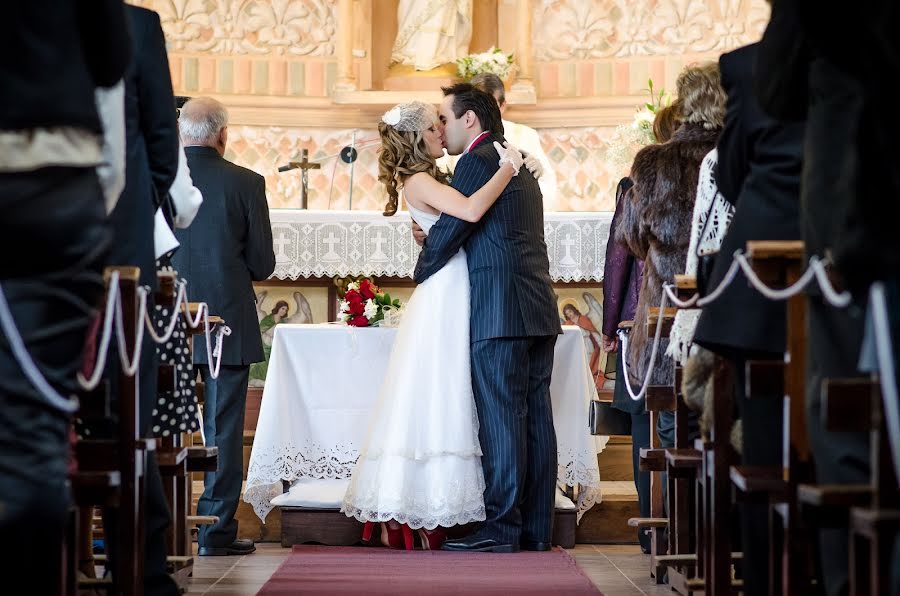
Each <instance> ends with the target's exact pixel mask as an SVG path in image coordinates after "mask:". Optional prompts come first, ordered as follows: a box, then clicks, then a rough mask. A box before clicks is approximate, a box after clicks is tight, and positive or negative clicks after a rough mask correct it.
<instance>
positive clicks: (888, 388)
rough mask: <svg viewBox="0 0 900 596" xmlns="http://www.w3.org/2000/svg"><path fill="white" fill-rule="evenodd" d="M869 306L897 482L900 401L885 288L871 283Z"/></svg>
mask: <svg viewBox="0 0 900 596" xmlns="http://www.w3.org/2000/svg"><path fill="white" fill-rule="evenodd" d="M869 306H870V307H871V309H872V323H873V325H872V326H873V327H874V331H875V356H876V358H877V362H878V377H879V379H880V381H881V396H882V401H883V403H884V415H885V422H886V424H887V430H888V433H887V434H888V439H889V441H890V445H891V452H892V455H893V460H894V473H895V474H896V475H897V478H900V397H898V395H897V371H895V370H894V358H893V354H894V348H893V346H892V345H891V332H890V321H889V320H888V310H887V300H886V299H885V296H884V284H883V283H882V282H880V281H878V282H875V283H873V284H872V287H871V289H870V290H869Z"/></svg>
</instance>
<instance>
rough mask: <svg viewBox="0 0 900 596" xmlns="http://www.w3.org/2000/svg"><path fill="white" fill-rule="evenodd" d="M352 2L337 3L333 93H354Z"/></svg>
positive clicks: (343, 0) (348, 0)
mask: <svg viewBox="0 0 900 596" xmlns="http://www.w3.org/2000/svg"><path fill="white" fill-rule="evenodd" d="M353 32H354V28H353V0H339V2H338V46H337V59H338V73H337V74H338V78H337V82H336V83H335V85H334V89H335V91H356V77H355V76H354V75H353Z"/></svg>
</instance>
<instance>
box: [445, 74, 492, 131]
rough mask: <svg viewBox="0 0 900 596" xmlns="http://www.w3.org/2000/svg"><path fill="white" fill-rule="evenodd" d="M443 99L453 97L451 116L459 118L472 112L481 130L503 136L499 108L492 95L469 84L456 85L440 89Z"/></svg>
mask: <svg viewBox="0 0 900 596" xmlns="http://www.w3.org/2000/svg"><path fill="white" fill-rule="evenodd" d="M441 91H443V92H444V97H446V96H448V95H452V96H453V114H454V115H455V116H456V117H457V118H460V117H461V116H462V115H463V114H465V113H466V112H468V111H469V110H472V112H473V113H474V114H475V116H476V117H477V118H478V122H480V123H481V129H482V130H487V131H490V132H492V133H493V134H495V135H497V136H500V137H502V136H503V120H502V118H501V117H500V107H499V106H498V105H497V100H496V99H494V96H493V95H490V94H488V93H485V92H484V91H481V90H479V89H477V88H475V87H474V86H473V85H471V84H469V83H456V84H455V85H450V86H449V87H441Z"/></svg>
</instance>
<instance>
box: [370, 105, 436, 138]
mask: <svg viewBox="0 0 900 596" xmlns="http://www.w3.org/2000/svg"><path fill="white" fill-rule="evenodd" d="M434 120H435V115H434V106H432V105H430V104H427V103H424V102H421V101H411V102H408V103H401V104H399V105H396V106H394V107H393V108H391V109H390V110H388V111H387V112H385V113H384V114H383V115H382V116H381V121H382V122H384V123H385V124H387V125H388V126H392V127H394V128H395V129H397V130H399V131H401V132H414V131H419V130H425V129H427V128H428V127H430V126H432V125H433V124H434Z"/></svg>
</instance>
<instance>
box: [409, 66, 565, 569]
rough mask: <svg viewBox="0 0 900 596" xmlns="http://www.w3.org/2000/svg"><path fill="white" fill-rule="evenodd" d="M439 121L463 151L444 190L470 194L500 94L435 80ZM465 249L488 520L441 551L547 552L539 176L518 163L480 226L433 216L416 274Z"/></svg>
mask: <svg viewBox="0 0 900 596" xmlns="http://www.w3.org/2000/svg"><path fill="white" fill-rule="evenodd" d="M440 119H441V122H442V123H443V124H444V127H445V129H444V136H445V143H446V148H447V151H448V152H449V153H450V154H451V155H456V154H460V153H462V154H463V155H462V157H461V158H460V159H459V162H458V163H457V165H456V170H455V173H454V176H453V187H454V188H456V189H457V190H458V191H460V192H461V193H463V194H465V195H466V196H471V195H472V193H474V192H475V191H476V190H478V189H479V188H481V187H482V186H483V185H484V184H485V183H486V182H487V181H488V180H489V179H490V178H491V176H493V175H494V173H495V172H496V171H497V169H498V167H499V166H498V162H499V155H498V154H497V151H496V150H495V149H494V146H493V143H494V141H499V142H503V124H502V123H501V119H500V110H499V108H498V107H497V102H496V101H495V100H494V98H493V97H492V96H490V95H488V94H487V93H484V92H482V91H478V90H477V89H475V88H474V87H473V86H472V85H469V84H467V83H460V84H457V85H453V86H452V87H447V88H444V101H443V103H442V104H441V109H440ZM462 247H465V250H466V255H467V258H468V264H469V281H470V284H471V317H470V319H471V323H470V341H471V351H472V354H471V361H472V385H473V389H474V391H475V403H476V406H477V408H478V418H479V423H480V428H479V439H480V441H481V449H482V451H483V456H482V458H481V463H482V466H483V467H484V476H485V483H486V488H485V492H484V501H485V510H486V512H487V519H486V521H485V523H484V525H483V527H482V528H481V529H480V530H479V531H478V532H476V533H475V534H473V535H472V536H468V537H466V538H463V539H460V540H454V541H449V542H446V543H445V544H444V548H445V549H446V550H470V551H493V552H515V551H517V550H519V548H520V547H521V548H524V549H529V550H548V549H549V548H550V538H551V524H552V520H553V505H554V497H555V486H556V466H557V463H556V433H555V431H554V428H553V417H552V412H551V410H550V373H551V371H552V368H553V349H554V346H555V344H556V336H557V335H558V334H559V333H561V331H562V330H561V328H560V325H559V317H558V315H557V309H556V296H555V295H554V293H553V290H552V288H551V285H550V271H549V270H550V263H549V259H548V257H547V245H546V244H545V243H544V210H543V201H542V196H541V190H540V187H539V186H538V183H537V180H535V179H534V177H533V176H531V175H528V174H527V172H525V173H523V175H519V176H516V177H514V178H513V179H512V181H510V183H509V184H508V185H507V187H506V189H505V190H504V191H503V194H501V195H500V198H499V199H497V202H496V203H495V204H494V206H493V207H492V208H491V209H490V211H488V212H487V214H485V216H484V217H482V219H481V221H480V222H478V223H474V224H473V223H468V222H465V221H462V220H460V219H457V218H455V217H450V216H448V215H446V214H444V215H442V216H441V218H440V220H438V222H437V223H436V224H435V225H434V226H433V227H432V228H431V232H430V234H429V236H428V239H427V241H426V243H425V247H424V249H423V251H422V253H421V254H420V255H419V261H418V263H417V264H416V272H415V279H416V282H418V283H422V282H423V281H425V280H426V279H428V277H430V276H431V275H433V274H434V273H435V272H436V271H438V270H439V269H440V268H441V267H443V266H444V264H446V262H447V261H448V260H449V259H450V258H451V257H452V256H453V255H454V254H456V253H457V251H459V249H460V248H462ZM513 300H514V301H515V302H513Z"/></svg>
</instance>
